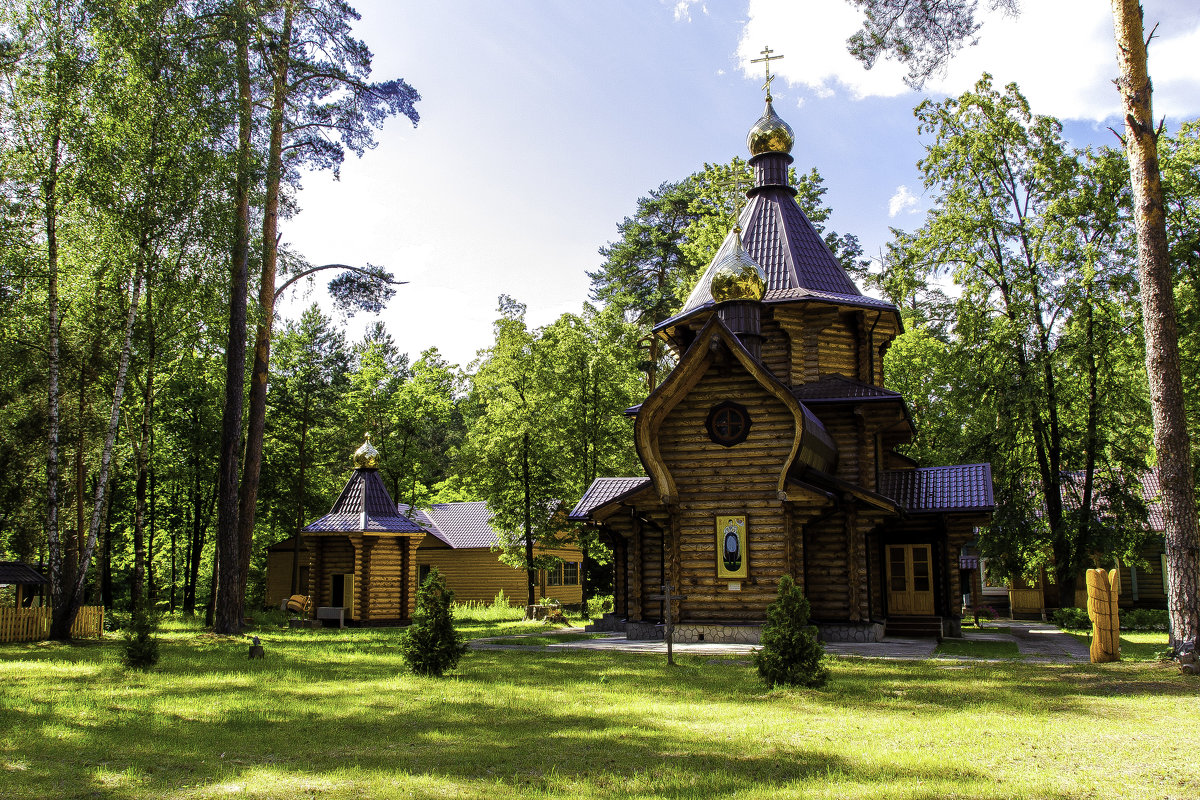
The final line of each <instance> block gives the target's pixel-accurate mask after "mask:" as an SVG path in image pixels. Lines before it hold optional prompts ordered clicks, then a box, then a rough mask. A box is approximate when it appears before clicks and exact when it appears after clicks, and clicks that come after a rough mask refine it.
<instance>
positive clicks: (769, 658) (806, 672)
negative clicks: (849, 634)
mask: <svg viewBox="0 0 1200 800" xmlns="http://www.w3.org/2000/svg"><path fill="white" fill-rule="evenodd" d="M808 614H809V606H808V601H807V600H805V599H804V593H803V592H801V591H800V587H798V586H796V583H795V581H793V580H792V577H791V576H790V575H784V576H783V577H782V578H780V579H779V596H778V597H776V598H775V600H774V601H773V602H772V603H771V605H769V606H767V622H766V624H765V625H763V631H762V647H761V648H759V649H758V650H757V651H755V653H754V663H755V665H756V666H757V667H758V674H759V676H760V677H761V678H762V679H763V680H764V681H765V682H766V684H767V685H768V686H808V687H811V688H817V687H820V686H824V685H825V681H827V680H828V679H829V669H828V668H827V667H826V666H825V665H823V664H822V663H821V657H822V656H824V655H825V648H824V647H823V646H822V645H821V642H820V641H818V640H817V629H816V627H814V626H812V625H809V624H808Z"/></svg>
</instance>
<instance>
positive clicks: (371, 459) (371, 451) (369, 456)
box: [354, 433, 379, 469]
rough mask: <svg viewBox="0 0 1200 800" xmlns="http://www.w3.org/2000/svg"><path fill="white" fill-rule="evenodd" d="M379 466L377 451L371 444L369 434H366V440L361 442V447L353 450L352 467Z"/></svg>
mask: <svg viewBox="0 0 1200 800" xmlns="http://www.w3.org/2000/svg"><path fill="white" fill-rule="evenodd" d="M378 466H379V451H378V450H376V449H375V448H374V447H372V446H371V434H369V433H368V434H367V440H366V441H365V442H363V443H362V447H360V448H358V449H357V450H355V451H354V468H355V469H363V468H366V469H375V468H376V467H378Z"/></svg>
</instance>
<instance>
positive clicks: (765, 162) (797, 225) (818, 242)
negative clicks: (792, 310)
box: [655, 153, 895, 330]
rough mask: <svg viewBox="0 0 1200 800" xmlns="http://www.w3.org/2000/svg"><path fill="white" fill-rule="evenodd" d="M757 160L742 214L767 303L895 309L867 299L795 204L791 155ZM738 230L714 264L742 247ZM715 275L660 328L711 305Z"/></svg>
mask: <svg viewBox="0 0 1200 800" xmlns="http://www.w3.org/2000/svg"><path fill="white" fill-rule="evenodd" d="M751 163H752V164H755V165H756V166H755V186H754V188H753V189H751V190H750V191H749V192H747V197H748V199H747V202H746V206H745V208H743V209H742V213H741V215H740V216H739V217H738V225H739V226H740V229H741V241H742V245H743V247H745V249H746V253H747V254H748V255H749V256H750V257H751V258H752V259H754V261H755V262H757V263H758V265H759V266H761V267H762V268H763V272H764V273H766V277H767V286H766V294H765V295H764V297H763V301H764V302H768V303H771V302H786V301H796V300H819V301H823V302H832V303H838V304H844V305H854V306H865V307H869V308H879V309H891V310H895V306H893V305H892V304H891V303H888V302H887V301H884V300H877V299H875V298H874V297H867V296H866V295H864V294H863V293H862V292H860V291H859V289H858V287H857V286H855V285H854V281H852V280H851V279H850V276H849V275H847V274H846V270H845V269H843V268H842V265H841V262H839V261H838V260H837V258H836V257H835V256H834V255H833V253H832V252H831V251H830V249H829V247H828V246H827V245H826V244H825V240H824V239H822V238H821V235H820V234H819V233H817V229H816V228H815V227H813V224H812V223H811V222H810V221H809V219H808V217H806V216H805V215H804V212H803V211H801V210H800V207H799V206H798V205H796V200H795V195H796V190H795V189H794V188H792V187H791V186H789V185H788V184H787V170H788V165H789V164H791V163H792V158H791V156H789V155H786V154H784V153H765V154H762V155H759V156H755V157H754V158H752V159H751ZM736 240H737V233H736V232H735V231H733V230H731V231H730V232H729V233H728V234H727V235H726V237H725V241H723V242H722V243H721V247H720V248H719V249H718V250H717V253H716V255H715V256H714V257H713V259H712V261H711V262H710V263H711V264H716V263H718V262H719V261H721V260H722V259H724V258H725V257H726V256H727V255H729V254H731V253H732V252H733V251H734V249H735V248H736V247H737V244H736ZM710 278H711V274H710V272H709V270H705V271H704V272H703V273H702V274H701V277H700V282H699V283H698V285H697V286H696V287H695V288H694V289H693V290H692V293H691V294H690V295H689V296H688V299H687V302H686V303H684V306H683V308H682V309H681V310H680V313H679V314H677V315H676V316H675V317H673V318H672V319H670V320H667V321H666V322H665V323H660V324H659V325H656V326H655V329H656V330H658V329H660V328H663V327H664V326H666V325H669V324H671V323H673V322H675V321H677V320H678V319H679V318H680V317H682V316H684V315H686V314H688V313H690V312H691V311H694V310H695V309H697V308H701V307H703V306H707V305H711V304H712V302H713V300H712V292H711V289H710V288H709V286H708V283H707V282H708V280H709V279H710Z"/></svg>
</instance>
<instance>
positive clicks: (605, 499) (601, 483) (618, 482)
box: [567, 478, 650, 522]
mask: <svg viewBox="0 0 1200 800" xmlns="http://www.w3.org/2000/svg"><path fill="white" fill-rule="evenodd" d="M649 484H650V479H649V478H596V480H594V481H592V485H591V486H589V487H588V490H587V491H586V492H584V493H583V497H581V498H579V502H578V503H576V504H575V508H573V509H571V513H570V514H568V515H567V519H569V520H571V521H572V522H583V521H585V520H587V519H588V517H589V515H590V514H591V513H592V512H593V511H594V510H596V509H597V508H600V507H601V506H605V505H608V504H609V503H611V502H612V501H613V500H616V499H617V498H619V497H623V496H624V495H627V494H632V493H633V492H636V491H637V490H639V489H642V488H644V487H646V486H648V485H649Z"/></svg>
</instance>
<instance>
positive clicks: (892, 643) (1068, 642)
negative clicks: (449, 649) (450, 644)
mask: <svg viewBox="0 0 1200 800" xmlns="http://www.w3.org/2000/svg"><path fill="white" fill-rule="evenodd" d="M999 625H1000V626H1002V627H1007V628H1008V631H999V630H998V631H995V632H989V631H988V629H987V628H984V629H983V630H982V631H979V632H976V631H970V632H969V633H967V634H966V636H965V637H964V638H966V639H968V640H976V641H996V642H1014V643H1015V644H1016V645H1017V650H1018V651H1019V652H1020V654H1021V656H1022V657H1023V658H1024V659H1025V660H1027V661H1041V662H1052V663H1064V662H1066V663H1076V662H1079V661H1084V662H1086V661H1088V659H1089V654H1088V648H1087V645H1085V644H1083V643H1081V642H1080V641H1079V640H1077V639H1076V638H1075V637H1074V636H1071V635H1070V634H1068V633H1063V632H1062V631H1060V630H1059V629H1058V628H1056V627H1055V626H1053V625H1046V624H1043V623H1023V622H1016V623H999ZM582 632H583V629H582V628H558V629H556V630H553V631H546V632H545V633H536V634H524V635H517V636H498V637H493V638H489V639H477V640H475V641H473V642H471V648H472V649H474V650H525V651H530V650H542V649H551V650H609V651H615V652H621V653H658V654H666V652H667V644H666V642H661V641H633V640H629V639H626V638H625V635H624V634H621V633H608V634H601V635H598V636H597V637H596V638H594V639H580V640H578V641H574V642H558V643H555V644H551V645H545V646H544V647H543V646H541V645H532V646H531V645H525V644H522V643H521V639H522V638H525V636H546V635H551V634H555V633H582ZM936 647H937V642H936V641H935V640H933V639H900V638H891V637H889V638H886V639H884V640H883V641H882V642H861V643H860V642H826V643H825V652H827V653H829V654H830V655H835V656H857V657H859V658H878V659H889V660H903V661H922V660H925V659H930V658H935V656H934V654H933V651H934V649H935V648H936ZM673 649H674V652H676V653H678V654H679V655H696V656H733V655H749V654H751V653H753V652H754V651H755V650H757V649H758V645H755V644H716V643H712V642H677V643H675V645H674V648H673ZM954 658H957V657H954Z"/></svg>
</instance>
